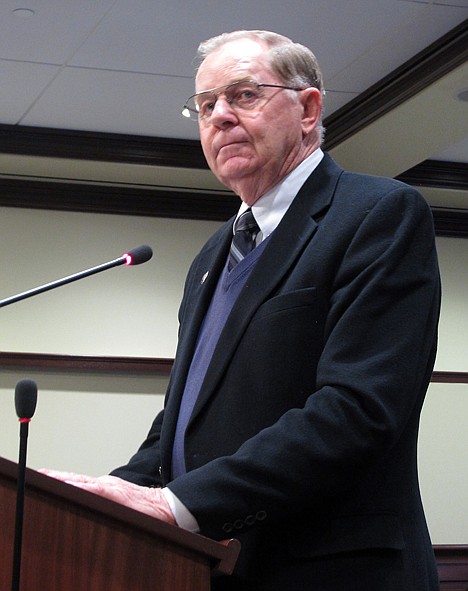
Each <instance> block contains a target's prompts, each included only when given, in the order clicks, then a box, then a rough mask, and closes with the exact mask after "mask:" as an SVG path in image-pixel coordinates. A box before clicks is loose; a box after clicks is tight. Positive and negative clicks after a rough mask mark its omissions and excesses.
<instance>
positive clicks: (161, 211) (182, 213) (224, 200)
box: [0, 177, 239, 221]
mask: <svg viewBox="0 0 468 591" xmlns="http://www.w3.org/2000/svg"><path fill="white" fill-rule="evenodd" d="M0 205H1V206H4V207H28V208H34V209H54V210H62V211H79V212H87V213H109V214H122V215H141V216H148V217H165V218H182V219H196V220H212V221H226V220H228V219H229V218H230V217H231V216H232V215H234V213H235V212H236V211H237V210H238V208H239V198H238V197H236V196H235V195H234V194H231V193H228V192H225V193H224V192H222V191H203V193H198V192H195V191H190V190H187V191H185V190H183V191H182V190H177V189H174V190H173V189H168V188H165V187H162V188H159V187H148V188H139V187H123V186H119V185H112V186H109V185H102V184H100V185H98V184H88V183H69V182H50V181H37V180H34V181H26V180H16V179H2V178H1V177H0Z"/></svg>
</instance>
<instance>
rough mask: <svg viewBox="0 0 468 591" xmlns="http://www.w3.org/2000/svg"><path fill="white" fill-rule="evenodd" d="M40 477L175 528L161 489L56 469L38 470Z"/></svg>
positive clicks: (111, 477) (108, 477)
mask: <svg viewBox="0 0 468 591" xmlns="http://www.w3.org/2000/svg"><path fill="white" fill-rule="evenodd" d="M40 472H42V474H45V475H46V476H50V477H51V478H56V479H57V480H62V481H63V482H66V483H67V484H72V485H73V486H77V487H78V488H82V489H84V490H87V491H89V492H93V493H95V494H97V495H100V496H101V497H106V498H107V499H111V500H112V501H115V502H116V503H120V504H122V505H125V506H126V507H130V508H131V509H135V511H140V512H141V513H146V514H147V515H150V516H151V517H156V518H157V519H160V520H162V521H166V522H167V523H172V524H173V525H176V520H175V518H174V515H173V513H172V511H171V509H170V508H169V505H168V503H167V501H166V499H165V497H164V495H163V493H162V492H161V489H160V488H149V487H146V486H138V485H137V484H133V483H132V482H127V481H126V480H122V479H121V478H117V477H116V476H99V477H97V478H95V477H93V476H85V475H84V474H75V473H74V472H58V471H56V470H40Z"/></svg>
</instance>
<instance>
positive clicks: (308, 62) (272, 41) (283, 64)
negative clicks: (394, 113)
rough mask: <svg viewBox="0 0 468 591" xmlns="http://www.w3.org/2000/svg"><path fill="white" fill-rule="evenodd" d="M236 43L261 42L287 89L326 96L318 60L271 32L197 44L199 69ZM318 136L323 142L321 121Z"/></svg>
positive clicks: (245, 32)
mask: <svg viewBox="0 0 468 591" xmlns="http://www.w3.org/2000/svg"><path fill="white" fill-rule="evenodd" d="M238 39H252V40H254V41H260V42H261V43H263V44H264V45H266V46H267V47H268V52H267V59H268V60H269V65H270V67H271V69H272V71H273V72H274V73H275V74H276V75H277V76H278V77H279V79H280V80H281V82H282V83H284V84H285V85H287V86H297V87H300V86H303V87H304V88H307V87H309V86H313V87H315V88H318V89H319V90H320V92H321V94H322V96H325V88H324V85H323V77H322V71H321V69H320V66H319V63H318V61H317V58H316V57H315V55H314V54H313V53H312V51H311V50H310V49H309V48H308V47H305V46H304V45H301V44H300V43H295V42H294V41H292V40H291V39H289V38H288V37H285V36H284V35H279V34H278V33H273V32H271V31H261V30H250V31H249V30H240V31H233V32H231V33H222V34H221V35H217V36H216V37H212V38H211V39H208V40H207V41H203V42H202V43H200V45H199V47H198V52H197V60H198V68H199V67H200V65H201V64H202V63H203V61H204V60H205V59H206V58H207V57H208V56H209V55H210V54H211V53H213V52H214V51H216V50H217V49H219V48H220V47H221V46H222V45H224V44H225V43H229V42H230V41H237V40H238ZM319 132H320V136H321V138H322V139H323V133H324V129H323V126H322V121H321V119H320V122H319Z"/></svg>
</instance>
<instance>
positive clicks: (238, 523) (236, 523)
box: [234, 519, 244, 529]
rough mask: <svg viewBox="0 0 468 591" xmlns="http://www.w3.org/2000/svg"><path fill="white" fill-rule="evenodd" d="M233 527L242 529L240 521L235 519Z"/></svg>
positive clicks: (242, 525)
mask: <svg viewBox="0 0 468 591" xmlns="http://www.w3.org/2000/svg"><path fill="white" fill-rule="evenodd" d="M234 527H235V529H242V528H243V527H244V522H243V521H242V519H236V521H234Z"/></svg>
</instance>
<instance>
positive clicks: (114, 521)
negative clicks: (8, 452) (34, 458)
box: [0, 458, 239, 591]
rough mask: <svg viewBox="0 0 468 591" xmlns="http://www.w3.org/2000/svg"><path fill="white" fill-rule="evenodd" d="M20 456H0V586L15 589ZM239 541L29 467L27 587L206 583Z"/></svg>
mask: <svg viewBox="0 0 468 591" xmlns="http://www.w3.org/2000/svg"><path fill="white" fill-rule="evenodd" d="M16 474H17V466H16V464H15V463H13V462H10V461H8V460H5V459H3V458H0V557H1V558H0V560H1V566H0V591H10V589H11V576H12V568H13V567H12V565H13V542H14V525H15V507H16ZM238 553H239V543H238V542H237V541H236V540H230V541H228V542H215V541H213V540H210V539H208V538H205V537H203V536H199V535H196V534H192V533H190V532H187V531H184V530H181V529H180V528H177V527H175V526H173V525H170V524H167V523H164V522H162V521H159V520H157V519H153V518H151V517H149V516H147V515H144V514H142V513H138V512H136V511H133V510H131V509H129V508H127V507H124V506H123V505H119V504H117V503H114V502H112V501H109V500H107V499H104V498H102V497H99V496H96V495H94V494H91V493H88V492H86V491H83V490H81V489H78V488H76V487H73V486H69V485H67V484H65V483H63V482H60V481H57V480H54V479H52V478H49V477H47V476H45V475H43V474H40V473H38V472H35V471H33V470H29V469H27V471H26V498H25V505H24V525H23V546H22V562H21V591H39V590H41V591H42V590H45V589H47V591H64V590H67V591H104V590H105V591H194V590H195V589H196V590H197V591H205V590H206V591H208V590H209V589H210V580H211V575H212V574H213V573H214V572H220V573H223V574H230V573H231V572H232V570H233V568H234V565H235V561H236V559H237V555H238Z"/></svg>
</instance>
